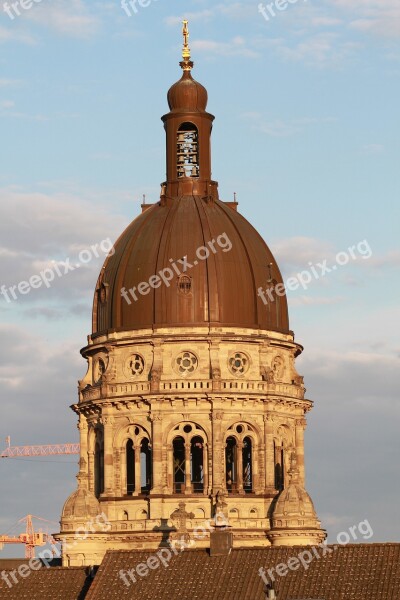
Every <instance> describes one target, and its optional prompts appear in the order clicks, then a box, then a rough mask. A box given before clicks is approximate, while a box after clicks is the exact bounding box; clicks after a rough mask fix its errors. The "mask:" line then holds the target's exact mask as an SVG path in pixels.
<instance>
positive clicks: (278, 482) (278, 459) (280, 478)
mask: <svg viewBox="0 0 400 600" xmlns="http://www.w3.org/2000/svg"><path fill="white" fill-rule="evenodd" d="M274 448H275V488H276V489H277V490H283V488H284V486H285V468H284V466H285V451H284V447H283V444H277V443H275V444H274Z"/></svg>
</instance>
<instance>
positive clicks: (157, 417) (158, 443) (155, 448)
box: [150, 412, 163, 494]
mask: <svg viewBox="0 0 400 600" xmlns="http://www.w3.org/2000/svg"><path fill="white" fill-rule="evenodd" d="M150 418H151V421H152V424H153V426H152V463H153V489H152V493H153V494H162V491H163V489H162V488H163V464H162V416H161V414H160V413H158V412H156V413H153V414H152V415H151V417H150Z"/></svg>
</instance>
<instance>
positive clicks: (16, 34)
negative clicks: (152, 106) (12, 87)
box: [0, 26, 36, 86]
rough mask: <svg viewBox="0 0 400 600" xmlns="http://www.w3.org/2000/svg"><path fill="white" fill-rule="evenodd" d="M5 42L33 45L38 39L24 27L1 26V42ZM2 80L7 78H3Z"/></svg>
mask: <svg viewBox="0 0 400 600" xmlns="http://www.w3.org/2000/svg"><path fill="white" fill-rule="evenodd" d="M5 42H20V43H22V44H29V45H33V44H35V43H36V39H35V38H34V37H33V36H32V35H31V34H30V33H28V32H26V31H24V30H23V29H18V28H14V29H8V28H6V27H2V26H0V44H2V43H5ZM0 81H1V80H0ZM2 81H6V80H4V79H3V80H2ZM0 86H1V83H0Z"/></svg>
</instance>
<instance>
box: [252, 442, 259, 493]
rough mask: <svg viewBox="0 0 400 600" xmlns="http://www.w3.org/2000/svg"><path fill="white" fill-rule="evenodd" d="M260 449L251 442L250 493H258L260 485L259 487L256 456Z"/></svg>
mask: <svg viewBox="0 0 400 600" xmlns="http://www.w3.org/2000/svg"><path fill="white" fill-rule="evenodd" d="M259 452H260V449H259V446H258V444H255V443H254V441H253V440H251V470H250V473H251V484H252V490H251V491H252V492H256V493H257V494H258V493H260V489H259V488H260V485H259V480H260V478H259V472H258V455H259Z"/></svg>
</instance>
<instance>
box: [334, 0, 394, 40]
mask: <svg viewBox="0 0 400 600" xmlns="http://www.w3.org/2000/svg"><path fill="white" fill-rule="evenodd" d="M330 2H331V5H332V6H333V7H334V8H338V9H340V10H342V11H344V12H347V13H348V15H349V18H350V22H349V25H350V27H351V28H354V29H357V30H359V31H363V32H366V33H372V34H375V35H379V36H382V37H385V38H396V37H399V36H400V4H399V2H398V0H352V2H348V0H330Z"/></svg>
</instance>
